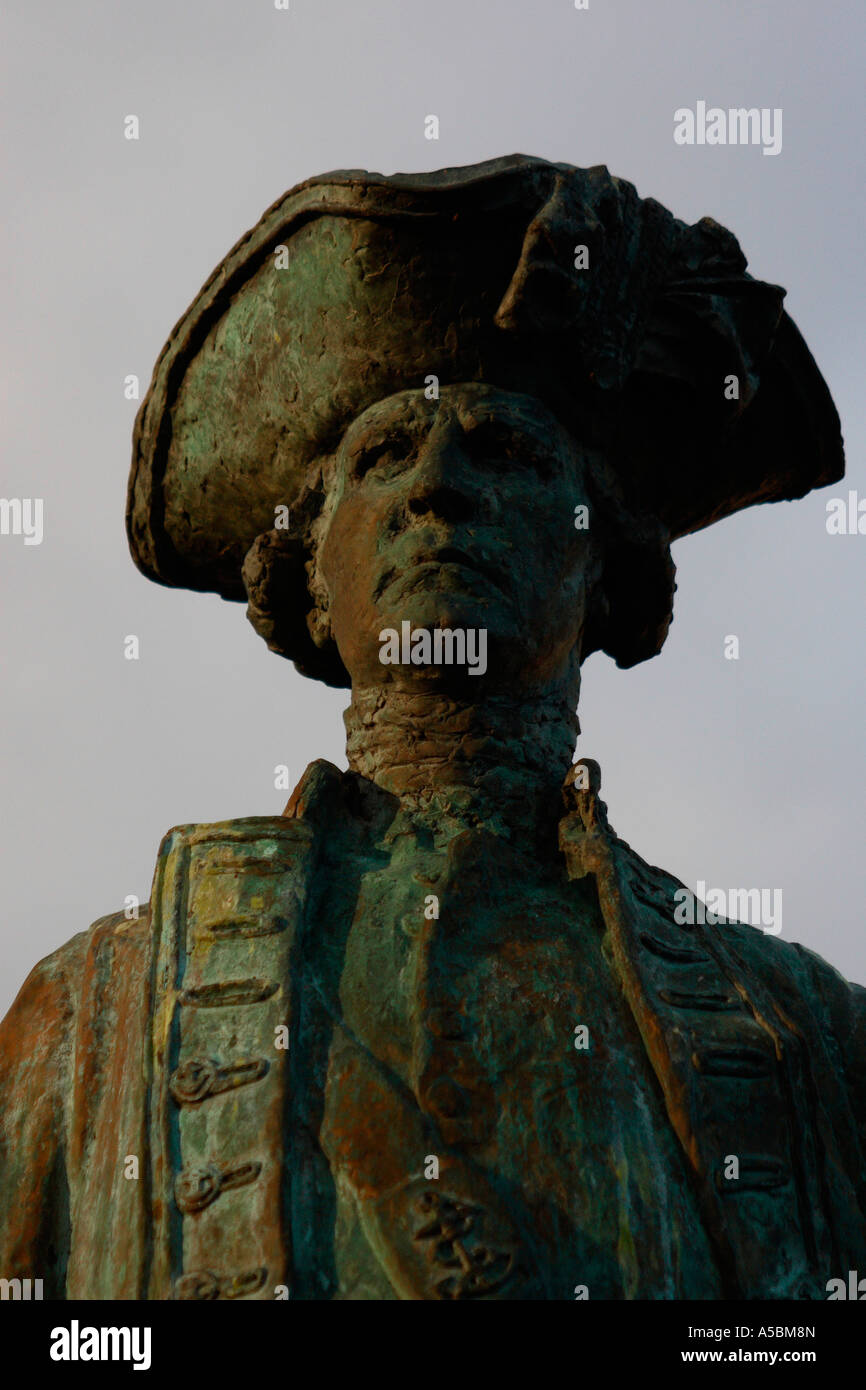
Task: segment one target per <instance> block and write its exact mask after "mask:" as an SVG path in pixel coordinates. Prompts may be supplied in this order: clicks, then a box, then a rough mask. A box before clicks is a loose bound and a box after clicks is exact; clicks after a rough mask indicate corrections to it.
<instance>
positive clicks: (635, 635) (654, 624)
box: [581, 514, 677, 668]
mask: <svg viewBox="0 0 866 1390" xmlns="http://www.w3.org/2000/svg"><path fill="white" fill-rule="evenodd" d="M601 545H602V548H603V555H602V560H601V564H600V567H599V572H598V574H597V577H596V581H595V583H594V584H593V585H592V586H591V588H590V591H589V594H588V599H587V618H586V624H585V626H584V636H583V643H582V648H581V660H582V661H583V660H585V659H586V657H588V656H590V655H591V654H592V652H594V651H603V652H606V653H607V655H608V656H610V657H613V659H614V661H615V662H616V664H617V666H619V667H622V668H628V667H630V666H637V665H638V663H639V662H641V661H648V660H649V659H650V657H653V656H657V655H658V653H659V652H660V651H661V649H662V647H663V646H664V643H665V638H666V637H667V635H668V629H669V628H670V625H671V622H672V621H673V602H674V593H675V591H676V587H677V586H676V582H675V575H676V566H675V565H674V562H673V557H672V556H671V551H670V544H669V541H668V538H667V534H666V533H665V532H664V531H663V528H661V527H660V526H654V525H650V524H649V523H639V522H637V521H636V520H634V519H628V518H626V517H625V515H624V514H622V515H620V516H617V517H616V518H615V519H614V520H613V524H612V525H611V524H610V519H608V526H607V528H606V533H605V536H604V539H603V540H602V542H601Z"/></svg>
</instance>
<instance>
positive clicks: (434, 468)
mask: <svg viewBox="0 0 866 1390" xmlns="http://www.w3.org/2000/svg"><path fill="white" fill-rule="evenodd" d="M460 435H461V431H460V428H459V425H458V424H457V422H456V421H453V422H449V424H448V425H446V426H444V427H443V426H442V425H441V424H440V423H439V422H437V424H436V425H435V426H434V428H433V429H432V430H431V432H430V434H429V436H428V438H427V441H426V443H425V444H424V446H423V448H422V450H421V452H420V454H419V456H418V462H417V464H416V467H415V470H414V475H413V478H412V483H411V486H410V489H409V496H408V498H407V507H408V510H409V513H410V515H411V516H417V517H425V516H427V517H435V518H437V519H439V520H441V521H449V522H460V521H471V520H472V518H473V516H474V515H475V513H476V511H477V507H478V499H477V496H476V492H475V488H474V486H473V481H472V468H471V463H470V461H469V459H468V458H467V457H466V454H465V453H464V452H463V449H462V448H461V444H460Z"/></svg>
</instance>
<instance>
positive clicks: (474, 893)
mask: <svg viewBox="0 0 866 1390" xmlns="http://www.w3.org/2000/svg"><path fill="white" fill-rule="evenodd" d="M782 296H783V292H782V291H781V290H779V289H778V288H777V287H775V286H772V285H768V284H764V283H761V282H758V281H755V280H753V279H752V278H751V277H750V276H749V275H748V274H747V272H746V269H745V260H744V258H743V256H742V253H741V252H740V249H739V247H738V245H737V242H736V241H735V239H734V238H733V236H731V234H730V233H728V232H727V231H725V230H724V229H723V228H722V227H720V226H719V225H718V224H717V223H715V222H713V221H711V220H710V219H703V220H702V221H701V222H699V223H697V224H696V225H695V226H686V225H685V224H683V223H682V222H680V221H678V220H677V219H676V218H674V217H672V216H671V214H670V213H668V212H667V211H666V210H665V209H664V208H663V207H661V206H660V205H659V204H658V203H656V202H654V201H653V200H652V199H641V198H639V197H638V195H637V193H636V192H635V190H634V188H633V187H632V186H631V185H630V184H628V183H626V182H624V181H622V180H619V179H616V178H613V177H611V176H610V175H609V174H608V172H607V170H606V169H604V168H601V167H598V168H593V169H588V170H581V169H575V168H572V167H570V166H568V165H559V164H557V165H553V164H548V163H546V162H544V161H542V160H537V159H531V158H526V157H523V156H512V157H509V158H505V159H499V160H494V161H491V162H490V163H488V164H483V165H478V166H473V167H470V168H465V169H451V170H442V171H440V172H438V173H432V174H423V175H395V176H392V177H383V176H381V175H377V174H367V173H364V172H363V171H348V172H339V173H335V174H329V175H324V176H322V177H321V178H317V179H312V180H310V181H309V182H307V183H305V184H302V185H301V186H300V187H299V188H296V189H294V190H293V191H292V192H290V193H289V194H287V195H286V196H285V197H284V198H282V199H281V200H280V201H279V202H278V203H276V204H274V206H273V207H272V208H271V209H270V210H269V211H268V212H267V213H266V214H265V216H264V218H263V219H262V221H261V222H260V223H259V225H258V226H257V227H256V228H255V229H254V230H253V231H252V232H250V233H249V234H248V235H247V236H246V237H244V238H243V239H242V240H241V241H240V242H239V243H238V245H237V246H236V247H235V248H234V250H233V251H232V252H231V253H230V254H229V255H228V256H227V257H226V258H225V260H224V261H223V262H222V263H221V264H220V266H219V267H218V268H217V270H216V271H215V272H214V275H213V276H212V277H211V279H210V280H209V281H208V283H207V284H206V285H205V287H204V288H203V290H202V291H201V293H200V294H199V296H198V297H197V299H196V300H195V302H194V304H193V305H192V307H191V308H190V310H189V311H188V312H187V314H185V315H184V317H183V318H182V319H181V320H180V322H179V323H178V325H177V326H176V328H175V330H174V332H173V333H172V336H171V338H170V339H169V342H168V343H167V345H166V347H165V349H164V351H163V354H162V356H161V357H160V359H159V362H158V363H157V366H156V369H155V372H154V377H153V382H152V384H151V388H150V392H149V394H148V397H147V399H146V400H145V402H144V403H143V405H142V409H141V412H140V414H139V418H138V421H137V425H136V434H135V446H134V456H133V467H132V475H131V479H130V489H129V507H128V518H127V520H128V531H129V537H130V544H131V548H132V553H133V556H134V559H135V561H136V563H137V564H138V565H139V567H140V568H141V569H142V570H143V571H144V572H145V573H146V574H147V575H149V576H150V577H151V578H153V579H155V580H157V581H159V582H160V583H163V584H168V585H175V586H181V587H190V588H197V589H204V590H211V591H215V592H217V593H219V594H222V595H223V597H225V598H227V599H230V600H240V601H242V602H246V603H247V607H248V615H249V617H250V619H251V621H252V622H253V624H254V626H255V627H256V629H257V630H258V631H259V632H260V633H261V634H262V636H263V637H264V638H265V640H266V641H267V642H268V644H269V646H270V647H271V648H272V649H273V650H274V651H276V652H279V653H281V654H282V655H283V656H286V657H288V658H290V659H291V660H292V661H294V662H295V664H296V666H297V667H298V668H299V669H300V670H301V671H302V672H304V673H305V674H307V675H309V676H312V677H315V678H318V679H320V680H323V681H325V682H327V683H329V684H332V685H345V686H351V692H352V694H351V703H350V705H349V708H348V710H347V714H346V724H347V734H348V742H347V749H348V762H349V770H348V771H347V772H341V771H339V770H338V769H337V768H335V767H333V766H331V765H330V764H327V763H323V762H315V763H313V764H312V765H311V766H310V767H309V768H308V769H307V772H306V773H305V774H304V776H303V778H302V779H301V782H300V784H299V786H298V787H297V789H296V790H295V792H294V794H293V796H292V798H291V801H290V802H289V805H288V807H287V808H286V810H285V812H284V813H283V815H281V816H261V817H253V818H247V819H243V820H235V821H227V822H222V823H219V824H213V825H187V826H180V827H178V828H176V829H174V830H171V831H170V832H169V833H168V835H167V836H166V837H165V839H164V841H163V843H162V846H161V848H160V851H159V857H158V860H157V866H156V873H155V878H154V888H153V894H152V898H151V902H150V904H149V907H148V909H147V911H146V912H145V913H143V914H142V916H141V918H140V920H138V921H132V922H130V921H127V920H126V919H125V918H124V916H123V914H116V915H114V916H110V917H105V918H102V919H100V920H99V921H98V922H96V923H95V924H94V926H92V927H91V928H90V930H89V931H87V932H85V933H83V934H81V935H79V936H76V937H74V938H73V939H72V940H71V941H70V942H69V943H68V944H67V945H66V946H64V947H62V948H61V949H60V950H59V951H57V952H55V953H54V954H53V955H52V956H50V957H48V959H47V960H45V961H43V962H41V963H40V964H39V965H38V966H37V967H36V968H35V970H34V971H33V972H32V974H31V975H30V977H29V979H28V980H27V982H26V983H25V985H24V986H23V988H22V991H21V993H20V994H19V997H18V999H17V1001H16V1003H15V1004H14V1006H13V1008H12V1010H11V1012H10V1013H9V1015H8V1016H7V1018H6V1020H5V1022H4V1024H3V1025H2V1029H0V1099H2V1108H0V1144H2V1149H0V1275H3V1276H4V1277H6V1278H13V1277H19V1278H28V1277H30V1278H41V1279H43V1281H44V1284H45V1292H46V1296H50V1297H53V1298H57V1299H63V1298H123V1299H137V1298H146V1299H169V1298H178V1299H236V1298H253V1299H273V1298H282V1297H287V1296H289V1295H290V1296H291V1297H292V1298H299V1299H332V1298H333V1299H463V1298H482V1299H483V1298H488V1299H534V1300H547V1299H557V1300H558V1299H569V1300H571V1299H574V1298H575V1297H589V1298H591V1299H599V1298H610V1299H633V1298H650V1299H670V1298H705V1299H716V1298H738V1297H747V1298H749V1297H761V1296H763V1297H770V1298H779V1299H785V1298H795V1299H808V1298H825V1297H826V1296H827V1285H828V1281H830V1280H831V1279H834V1278H843V1279H844V1278H845V1277H846V1276H847V1272H848V1271H849V1270H851V1269H858V1268H859V1269H862V1268H864V1267H866V1205H864V1197H866V1192H864V1162H863V1145H864V1137H866V1135H864V1121H866V1113H864V1110H866V1090H864V1080H866V1076H864V1072H866V993H864V991H863V990H862V989H861V988H859V987H858V986H856V985H849V984H847V983H846V982H845V981H844V980H843V979H842V978H841V977H840V976H839V975H838V974H837V973H836V971H834V970H833V969H832V968H831V967H830V966H829V965H827V964H826V963H825V962H823V961H821V960H820V959H819V958H818V957H817V956H815V955H814V954H813V953H811V952H810V951H807V950H805V949H803V948H802V947H799V946H796V945H791V944H788V943H784V942H781V941H779V940H777V939H776V938H773V937H769V936H766V935H764V934H762V933H761V932H760V931H759V930H757V929H755V928H752V927H749V926H744V925H739V924H736V923H722V924H720V925H716V926H706V925H702V924H701V923H700V922H699V921H697V922H694V923H693V924H689V922H687V921H685V922H684V921H681V920H679V918H680V917H681V916H682V913H681V912H678V911H677V904H678V902H679V903H680V906H681V901H680V900H678V899H677V898H676V897H675V895H676V894H677V893H678V891H679V890H681V888H682V885H680V884H679V883H678V882H677V881H676V880H675V879H673V878H672V877H671V876H670V875H668V874H666V873H664V872H663V871H661V870H659V869H656V868H653V867H651V866H649V865H647V864H645V863H644V862H643V860H641V859H640V858H639V856H638V855H637V854H635V853H634V852H633V851H632V850H631V849H630V848H629V847H628V846H627V845H625V844H624V843H623V842H622V841H621V840H619V839H618V838H617V836H616V835H615V833H614V832H613V830H612V829H611V828H610V826H609V824H608V821H607V817H606V812H605V808H604V805H603V803H602V802H601V800H600V798H599V787H600V773H599V770H598V768H597V766H596V765H595V764H594V763H593V762H591V761H590V760H586V759H581V760H580V761H579V762H578V763H577V764H574V765H573V764H572V759H573V753H574V747H575V740H576V737H577V733H578V725H577V719H576V715H575V709H576V706H577V702H578V695H579V688H580V667H581V662H582V661H583V660H584V659H585V658H586V656H588V655H589V654H590V653H591V652H593V651H596V650H603V651H606V652H608V653H609V654H610V655H611V656H612V657H613V658H614V659H615V660H616V661H617V663H618V664H619V665H621V666H628V665H633V664H635V663H636V662H638V661H642V660H645V659H647V658H649V657H652V656H654V655H655V654H656V653H657V652H658V651H659V650H660V649H661V646H662V644H663V642H664V638H665V635H666V632H667V629H668V625H669V623H670V620H671V614H672V602H673V592H674V569H673V564H672V561H671V557H670V543H671V541H672V540H673V539H675V538H676V537H678V536H682V535H685V534H687V533H688V532H691V531H695V530H698V529H700V528H701V527H704V526H706V525H709V524H711V523H712V522H715V521H717V520H720V519H721V518H723V517H724V516H726V515H729V514H730V513H732V512H734V511H736V510H737V509H739V508H742V507H745V506H748V505H750V504H752V503H756V502H762V501H773V500H779V499H782V498H793V497H800V496H803V495H804V494H805V493H806V492H808V491H809V490H810V489H811V488H814V487H818V486H821V485H823V484H825V483H828V482H831V481H833V480H835V479H837V478H839V477H840V476H841V473H842V448H841V440H840V437H839V423H838V419H837V416H836V413H835V410H834V408H833V405H832V401H831V399H830V397H829V394H828V392H827V389H826V386H825V384H824V382H823V380H822V378H821V376H820V373H819V371H818V369H817V367H816V366H815V364H814V362H813V360H812V358H811V356H810V354H809V352H808V350H807V348H806V347H805V345H804V343H803V341H802V339H801V337H800V335H799V334H798V332H797V329H796V328H795V326H794V324H793V323H792V321H791V320H790V319H789V318H788V316H787V315H786V314H785V313H784V312H783V309H782ZM404 631H408V633H409V638H410V639H411V641H412V642H413V643H414V642H415V639H416V637H417V634H419V633H421V634H427V637H426V638H425V639H424V640H429V641H431V642H432V637H433V635H434V634H436V633H439V634H440V635H441V634H444V633H447V634H450V636H449V637H448V642H449V643H455V644H456V640H457V639H456V638H455V637H454V634H458V633H463V634H473V635H474V638H475V639H476V643H478V642H480V640H481V639H480V634H482V633H483V660H481V659H480V652H481V648H480V647H479V646H478V645H476V648H475V653H476V656H478V657H479V659H478V660H476V661H474V662H473V661H470V660H469V659H468V656H467V654H466V653H464V658H465V659H464V660H462V661H461V659H460V650H459V647H458V646H457V645H453V646H452V647H451V649H450V650H451V655H452V657H453V658H454V659H453V660H452V661H451V662H450V663H449V662H448V661H447V659H445V660H443V661H441V662H438V663H437V662H436V661H435V660H433V659H431V656H430V653H429V652H425V648H424V643H423V641H420V640H419V641H418V643H417V645H414V646H412V647H411V648H410V649H408V650H403V649H402V648H400V650H399V653H398V655H397V656H396V659H394V660H391V661H389V662H388V663H387V664H386V663H384V662H383V660H382V655H383V650H384V648H383V634H385V633H387V632H393V633H397V634H400V636H401V640H402V634H403V633H404ZM442 640H443V641H444V640H445V639H444V637H443V638H442ZM398 645H399V644H398ZM412 651H414V652H415V655H416V660H415V661H413V660H412V659H411V657H412ZM467 651H468V649H467ZM407 656H408V658H409V659H408V660H407V659H406V658H407ZM693 915H694V914H693ZM132 1159H136V1160H137V1161H138V1164H137V1169H136V1165H135V1164H132V1165H131V1164H130V1161H131V1160H132ZM732 1160H734V1161H733V1162H732ZM133 1171H137V1174H138V1175H137V1177H131V1176H130V1174H131V1173H132V1172H133Z"/></svg>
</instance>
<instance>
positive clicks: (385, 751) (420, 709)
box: [344, 684, 580, 852]
mask: <svg viewBox="0 0 866 1390" xmlns="http://www.w3.org/2000/svg"><path fill="white" fill-rule="evenodd" d="M576 704H577V691H576V690H574V691H572V690H571V689H569V688H567V686H566V685H565V684H563V685H562V686H561V687H559V688H558V689H556V690H549V691H547V692H543V693H541V694H538V695H535V696H533V698H532V699H531V700H530V699H527V700H525V701H522V700H519V699H508V698H506V697H504V696H499V695H492V696H488V697H487V698H482V699H479V700H478V701H472V702H471V703H470V702H469V701H468V700H465V699H461V698H459V697H454V696H448V695H443V694H441V693H433V694H430V693H423V694H422V693H415V692H407V691H397V690H392V689H390V688H389V687H384V688H383V687H378V688H373V689H366V690H353V692H352V702H351V704H350V705H349V707H348V709H347V710H346V712H345V715H344V719H345V723H346V733H347V746H346V752H347V757H348V761H349V766H350V768H351V769H352V770H353V771H354V772H357V773H359V774H360V775H361V776H362V777H365V778H367V779H368V780H370V781H372V782H375V783H376V785H377V786H379V787H381V788H382V789H383V790H385V791H387V792H390V793H391V794H392V795H394V796H397V797H398V798H399V800H400V804H401V808H402V809H403V810H404V811H406V812H408V813H409V814H410V815H411V816H412V817H413V818H416V819H418V818H420V819H422V820H424V819H429V820H430V822H431V824H433V825H434V826H435V825H436V824H437V822H439V821H442V820H443V818H444V820H446V821H451V823H452V826H453V828H457V829H459V828H467V827H472V826H483V827H484V828H486V829H488V830H491V831H492V832H493V833H495V834H499V835H503V836H505V837H506V838H509V839H513V840H515V841H519V842H520V844H521V845H522V846H524V847H525V848H527V849H529V850H531V851H533V852H535V850H537V849H538V848H539V847H540V846H542V845H545V844H547V845H550V844H552V845H553V846H555V845H556V823H557V821H558V819H559V817H560V815H561V814H562V812H561V804H560V790H561V787H562V783H563V779H564V778H565V774H566V772H567V771H568V768H569V766H570V764H571V761H572V756H573V753H574V745H575V740H576V738H577V734H578V731H579V727H580V726H579V724H578V720H577V715H576V713H575V706H576Z"/></svg>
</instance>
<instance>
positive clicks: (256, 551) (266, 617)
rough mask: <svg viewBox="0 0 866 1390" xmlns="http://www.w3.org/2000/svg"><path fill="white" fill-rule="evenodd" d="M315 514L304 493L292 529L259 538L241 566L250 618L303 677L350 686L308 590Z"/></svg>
mask: <svg viewBox="0 0 866 1390" xmlns="http://www.w3.org/2000/svg"><path fill="white" fill-rule="evenodd" d="M312 514H314V504H313V503H311V501H310V498H309V495H305V497H304V498H302V499H301V501H300V502H299V503H298V505H297V506H296V507H293V508H292V510H291V513H290V518H289V520H290V524H289V527H288V529H286V530H272V531H264V532H262V533H261V534H260V535H258V536H256V539H255V540H254V541H253V543H252V545H251V546H250V548H249V550H248V551H247V553H246V556H245V557H244V563H243V569H242V577H243V582H244V588H245V590H246V593H247V598H248V600H249V603H248V607H247V617H248V618H249V620H250V622H251V623H252V625H253V627H254V628H255V630H256V632H257V633H258V634H259V636H260V637H263V638H264V640H265V641H266V642H267V644H268V648H269V650H270V651H272V652H276V653H277V655H278V656H284V657H286V658H287V659H288V660H289V661H293V662H294V664H295V667H296V668H297V670H298V671H300V672H301V674H302V675H304V676H311V677H312V678H313V679H314V680H320V681H323V682H324V683H325V684H326V685H332V686H337V687H344V688H345V687H349V686H350V685H351V681H350V679H349V675H348V672H347V671H346V668H345V666H344V665H343V663H342V661H341V660H340V655H339V652H338V651H337V646H336V643H335V642H334V641H333V639H332V637H331V634H330V627H329V625H328V622H327V618H326V617H325V616H324V615H323V614H322V613H321V611H320V609H319V608H318V606H317V605H316V604H315V602H314V601H313V600H312V598H311V595H310V590H309V575H310V572H311V570H312V567H313V563H314V561H313V555H312V553H311V552H312V541H311V535H310V525H311V520H312Z"/></svg>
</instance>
